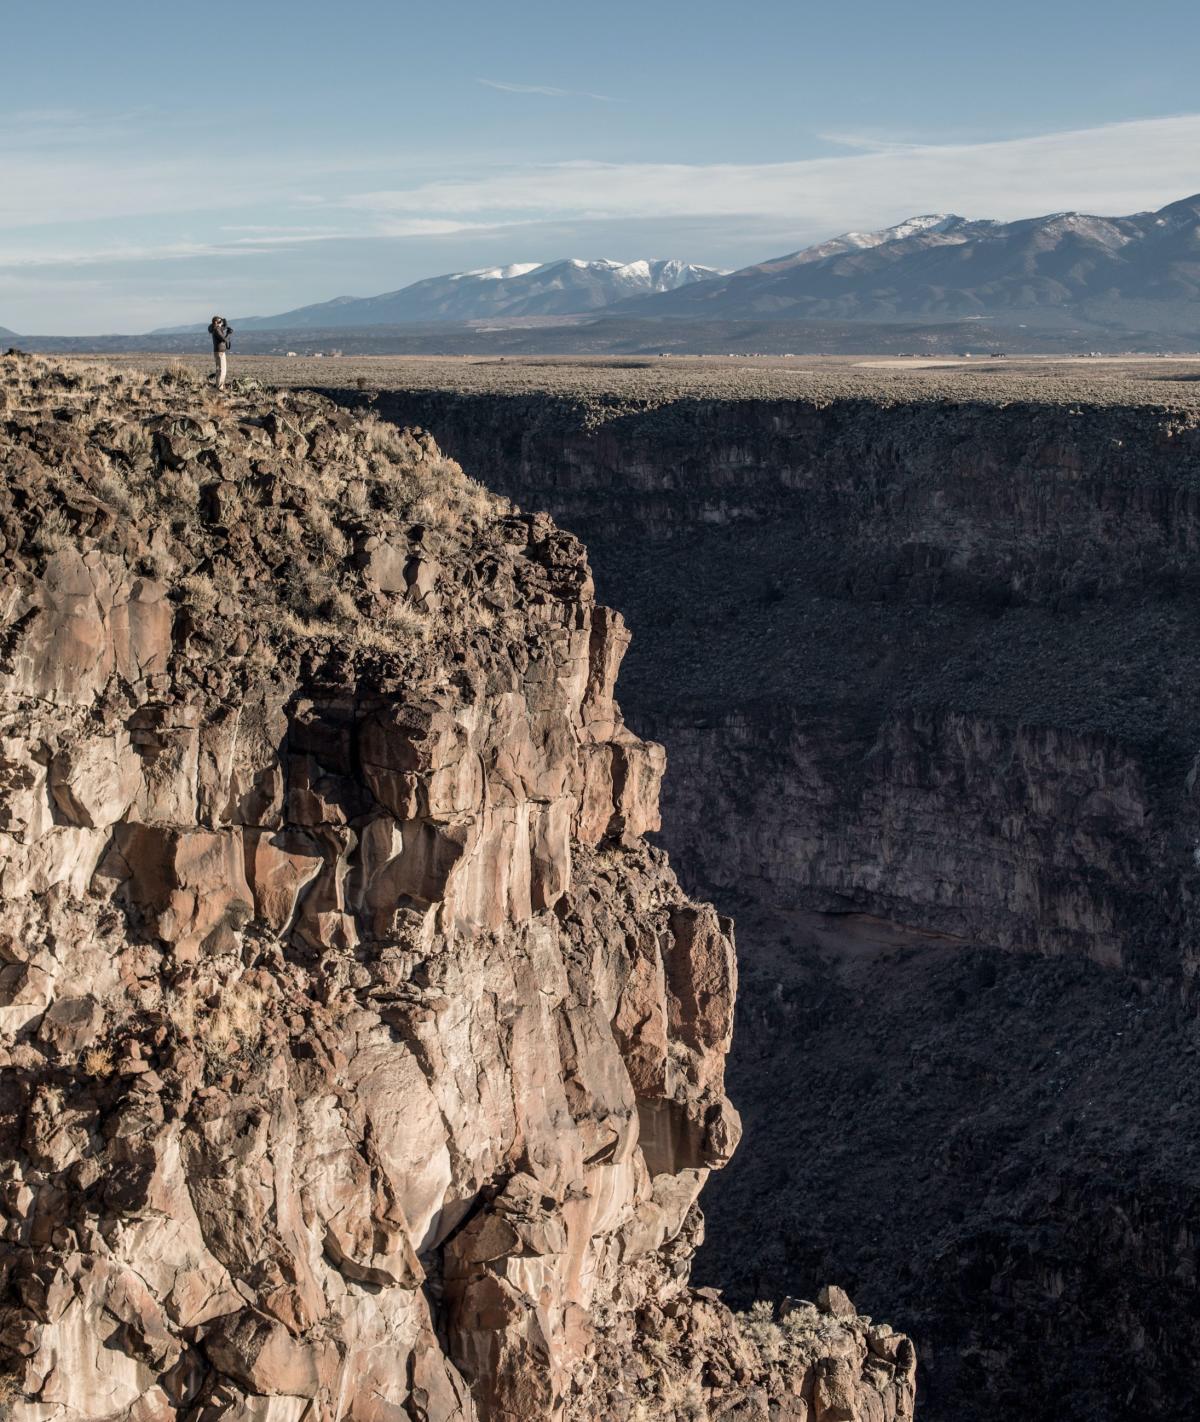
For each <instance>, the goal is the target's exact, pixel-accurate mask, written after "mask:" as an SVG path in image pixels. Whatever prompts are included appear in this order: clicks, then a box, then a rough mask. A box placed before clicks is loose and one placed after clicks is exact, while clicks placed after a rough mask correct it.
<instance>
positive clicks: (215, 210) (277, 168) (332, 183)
mask: <svg viewBox="0 0 1200 1422" xmlns="http://www.w3.org/2000/svg"><path fill="white" fill-rule="evenodd" d="M6 11H7V13H5V15H4V18H3V34H4V54H3V57H2V58H0V326H8V327H11V328H12V329H14V330H18V331H26V332H30V333H43V334H48V333H51V332H78V333H88V334H90V333H97V332H101V331H139V330H146V329H149V328H151V327H154V326H159V325H166V324H170V323H176V322H184V321H191V320H198V319H202V318H206V317H207V315H209V314H211V312H212V311H213V310H214V309H222V310H225V311H228V312H230V313H231V314H247V315H248V314H255V313H269V312H273V311H280V310H284V309H286V308H288V307H291V306H297V305H301V304H304V303H306V302H309V301H319V300H325V299H327V298H329V297H333V296H337V295H342V294H353V295H371V294H374V293H376V292H380V291H386V290H391V289H393V288H396V287H399V286H403V285H405V284H406V283H408V282H410V281H414V280H417V279H418V278H420V277H423V276H430V275H434V274H437V273H439V272H446V271H457V270H463V269H469V268H472V267H478V266H485V265H491V264H494V263H500V262H511V261H539V260H550V259H552V258H555V257H561V256H584V257H597V256H605V257H615V258H619V259H623V260H630V259H633V258H635V257H644V256H649V257H667V256H673V257H683V258H686V259H688V260H690V261H696V262H704V263H708V264H711V265H717V266H722V267H734V266H740V265H744V264H746V263H748V262H752V261H757V260H761V259H763V258H765V257H769V256H774V255H778V254H780V253H782V252H786V251H791V250H794V249H795V248H797V247H801V246H804V245H806V244H807V243H809V242H811V241H814V240H818V239H820V238H823V237H827V236H830V235H832V234H833V233H835V232H840V231H844V230H846V229H849V228H860V229H861V228H869V227H878V226H883V225H886V224H888V223H890V222H894V221H897V220H899V219H900V218H902V217H905V216H908V215H911V214H913V213H917V212H929V211H947V210H952V211H957V212H962V213H964V214H965V215H968V216H980V217H1000V218H1011V217H1020V216H1026V215H1031V214H1034V213H1038V212H1044V211H1053V210H1058V209H1063V208H1080V209H1084V210H1090V211H1099V212H1109V213H1117V212H1129V211H1135V210H1140V209H1144V208H1147V207H1155V206H1160V205H1162V204H1163V203H1165V202H1169V201H1172V200H1174V199H1176V198H1179V197H1183V196H1185V195H1188V194H1190V193H1192V192H1196V191H1198V190H1200V92H1198V91H1197V83H1196V74H1197V66H1198V62H1200V6H1197V5H1195V4H1194V3H1182V2H1181V0H1141V3H1140V4H1138V5H1136V6H1135V5H1133V4H1128V3H1126V4H1115V3H1107V0H1090V2H1089V3H1083V0H1041V3H1030V2H1029V0H1006V3H1005V4H1003V5H999V4H997V5H989V6H983V5H980V4H977V3H973V0H957V3H954V4H950V3H943V0H932V2H931V3H929V2H924V3H923V0H913V2H912V3H909V4H907V5H906V4H901V3H897V0H858V3H856V4H853V5H846V4H841V5H838V4H834V3H831V0H827V3H822V4H820V5H815V4H809V3H805V0H790V3H761V0H742V3H740V4H739V5H737V6H734V5H731V4H729V3H728V0H721V2H720V3H715V0H689V3H686V4H685V3H680V2H679V0H651V3H645V0H643V3H639V4H630V3H626V0H609V3H606V4H603V5H597V6H594V7H593V6H582V5H577V4H570V3H563V0H559V2H558V3H554V4H551V3H543V0H534V3H518V4H514V5H511V6H507V7H505V6H500V5H496V4H481V3H476V0H444V3H439V4H434V3H422V4H407V3H395V0H393V3H387V4H384V3H377V0H354V3H353V4H347V5H341V6H332V5H329V4H317V3H311V0H290V3H287V4H282V3H276V0H266V3H263V2H262V0H260V3H253V0H242V3H236V4H235V3H229V0H201V3H199V4H197V5H190V6H171V5H164V4H163V3H162V0H155V3H149V0H109V3H108V4H106V5H102V6H98V5H96V4H95V3H94V0H88V3H81V0H65V2H64V0H59V3H56V4H54V5H42V6H33V5H24V6H21V7H16V6H11V7H6Z"/></svg>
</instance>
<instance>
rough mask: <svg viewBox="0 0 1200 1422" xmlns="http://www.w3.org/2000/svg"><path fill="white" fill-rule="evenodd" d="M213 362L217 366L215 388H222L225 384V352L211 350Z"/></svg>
mask: <svg viewBox="0 0 1200 1422" xmlns="http://www.w3.org/2000/svg"><path fill="white" fill-rule="evenodd" d="M213 363H214V364H215V365H216V367H217V389H218V390H222V389H224V386H225V352H224V351H213Z"/></svg>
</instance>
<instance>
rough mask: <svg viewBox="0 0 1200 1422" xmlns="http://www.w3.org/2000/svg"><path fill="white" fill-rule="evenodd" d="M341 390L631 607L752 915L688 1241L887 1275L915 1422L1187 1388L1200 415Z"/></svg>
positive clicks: (1061, 1407)
mask: <svg viewBox="0 0 1200 1422" xmlns="http://www.w3.org/2000/svg"><path fill="white" fill-rule="evenodd" d="M342 398H351V399H353V398H355V397H346V396H343V397H342ZM358 398H365V399H369V400H370V401H371V403H372V404H373V406H374V408H376V409H377V410H378V411H379V412H380V413H381V414H382V415H384V416H385V417H386V418H388V419H396V420H398V421H400V422H402V423H413V424H419V425H423V426H425V427H427V428H429V429H431V430H432V431H433V432H434V433H435V434H436V436H437V438H438V439H439V440H440V441H441V442H443V443H444V444H445V446H446V447H447V448H448V449H449V450H450V451H451V452H452V453H453V454H454V455H455V456H456V457H458V458H460V459H462V460H463V461H464V462H467V463H469V465H470V466H471V467H472V468H473V469H475V470H478V471H479V472H480V474H481V476H482V477H484V478H486V479H488V480H490V481H492V482H494V483H495V484H496V486H497V487H500V488H503V489H504V491H505V492H506V493H508V494H510V495H511V496H512V497H514V498H515V499H517V500H518V501H519V502H520V503H521V504H523V505H527V506H530V507H546V508H549V509H550V510H551V511H552V512H553V513H554V515H555V517H556V518H558V519H559V520H560V521H562V522H563V523H564V525H566V526H568V527H570V528H572V529H575V530H577V531H578V532H579V533H580V534H581V535H582V536H584V537H585V538H586V539H587V540H588V543H589V547H590V548H591V550H592V555H593V559H594V562H595V566H596V569H597V578H598V583H599V586H600V588H601V590H602V591H603V593H604V595H605V597H606V598H607V599H608V600H610V601H612V602H613V603H614V604H615V605H616V606H618V607H620V608H621V609H622V610H623V611H624V612H625V614H626V615H627V617H629V619H630V620H631V621H634V622H635V623H636V625H637V627H638V628H639V632H640V640H639V642H638V644H636V645H635V648H634V650H633V652H632V654H631V656H630V659H629V661H628V663H627V668H626V674H625V676H624V678H623V682H622V688H623V697H622V701H623V705H624V707H625V711H626V714H627V715H628V716H629V718H630V722H631V724H632V725H634V726H635V727H637V729H638V730H639V732H641V733H643V734H650V735H653V736H654V737H655V738H656V739H658V740H661V741H662V742H664V743H665V744H666V745H667V746H668V747H669V750H670V774H669V776H668V778H667V781H666V785H665V791H664V799H663V816H664V828H663V834H664V838H665V840H666V843H667V845H668V847H669V848H670V850H671V852H672V853H673V854H674V855H677V856H678V859H679V862H680V863H681V864H682V865H684V866H686V867H685V873H686V875H687V882H688V884H689V886H690V887H691V888H692V889H693V890H695V891H703V892H704V893H706V894H710V895H712V896H713V897H715V898H716V899H717V901H718V903H720V904H722V905H723V906H726V907H728V908H729V909H731V910H736V911H738V912H739V914H740V921H741V932H740V936H739V937H740V948H739V952H740V958H741V965H742V973H743V992H742V997H741V999H740V1006H739V1023H740V1026H739V1028H738V1031H737V1033H736V1034H735V1045H734V1055H733V1058H732V1070H733V1075H732V1078H731V1081H732V1086H731V1090H732V1091H733V1094H734V1097H735V1099H736V1100H737V1102H738V1104H739V1106H740V1107H741V1109H742V1111H743V1115H744V1117H745V1120H746V1125H747V1133H748V1134H747V1139H748V1140H749V1141H750V1142H752V1143H753V1145H754V1149H753V1151H752V1152H751V1151H747V1152H746V1153H745V1156H744V1158H743V1160H742V1161H739V1162H735V1163H734V1165H733V1166H732V1167H731V1169H730V1171H729V1172H727V1173H726V1175H725V1176H724V1178H723V1179H722V1180H721V1181H720V1182H719V1183H718V1184H717V1185H716V1187H715V1188H714V1191H713V1195H712V1207H711V1209H710V1222H711V1231H710V1243H709V1245H708V1246H707V1247H706V1251H705V1253H704V1254H702V1256H701V1267H702V1268H703V1269H705V1270H707V1271H708V1272H707V1273H706V1277H710V1278H711V1280H712V1281H713V1282H718V1281H720V1282H723V1283H730V1284H732V1285H733V1286H734V1287H733V1293H734V1294H735V1295H736V1296H740V1297H741V1298H743V1299H745V1298H748V1297H751V1296H753V1295H754V1294H756V1293H763V1292H766V1293H770V1292H771V1290H775V1291H776V1292H783V1291H788V1292H793V1293H797V1292H798V1293H803V1292H805V1291H806V1290H808V1289H811V1288H812V1287H814V1282H815V1280H816V1279H818V1278H819V1277H820V1276H821V1274H822V1273H823V1272H826V1271H828V1270H829V1268H830V1266H831V1264H833V1263H835V1262H836V1264H837V1265H838V1267H839V1269H840V1271H841V1272H840V1273H839V1274H838V1277H841V1278H843V1279H844V1280H845V1281H846V1282H848V1283H850V1284H852V1285H853V1288H854V1289H855V1290H857V1293H856V1297H858V1298H859V1299H860V1302H865V1303H866V1305H867V1306H869V1307H882V1306H883V1305H884V1302H885V1300H886V1303H887V1305H888V1306H889V1308H890V1309H891V1310H892V1311H893V1312H894V1311H895V1307H896V1305H897V1303H899V1304H900V1305H901V1307H902V1308H903V1309H904V1314H903V1317H902V1318H901V1319H900V1320H899V1321H900V1322H902V1323H903V1324H904V1325H905V1326H906V1327H908V1328H909V1330H910V1331H912V1332H914V1334H915V1335H916V1338H917V1342H918V1347H919V1351H920V1353H921V1356H922V1358H923V1359H924V1361H925V1363H926V1364H927V1365H928V1373H927V1381H928V1389H927V1398H928V1403H927V1406H928V1409H929V1410H928V1415H930V1416H933V1417H938V1418H946V1419H950V1418H953V1419H954V1422H963V1419H967V1418H975V1417H978V1418H981V1419H983V1418H996V1417H999V1416H1008V1415H1022V1416H1029V1417H1034V1418H1045V1419H1047V1422H1049V1419H1050V1418H1055V1419H1062V1418H1066V1417H1079V1418H1085V1417H1086V1418H1105V1417H1114V1418H1115V1417H1118V1416H1122V1417H1123V1416H1126V1415H1127V1412H1126V1411H1125V1409H1126V1408H1127V1407H1130V1406H1134V1405H1135V1402H1136V1406H1137V1407H1139V1408H1141V1409H1142V1411H1141V1415H1147V1416H1164V1417H1165V1416H1178V1415H1182V1413H1181V1412H1180V1411H1179V1410H1178V1409H1180V1408H1183V1409H1185V1410H1186V1409H1187V1408H1188V1407H1190V1406H1192V1405H1193V1404H1194V1403H1195V1401H1196V1399H1197V1398H1198V1397H1200V1376H1198V1374H1197V1372H1196V1367H1195V1362H1194V1359H1195V1357H1196V1356H1197V1353H1196V1350H1197V1345H1198V1344H1200V1319H1198V1318H1197V1310H1196V1306H1195V1302H1194V1294H1193V1291H1192V1290H1193V1283H1194V1278H1195V1271H1196V1257H1195V1243H1194V1240H1195V1237H1196V1236H1195V1226H1196V1223H1197V1220H1196V1217H1195V1209H1194V1203H1193V1201H1194V1198H1195V1196H1194V1193H1193V1191H1194V1188H1195V1185H1196V1183H1197V1182H1196V1181H1195V1179H1194V1178H1193V1177H1194V1174H1195V1171H1194V1167H1193V1166H1192V1164H1191V1162H1190V1160H1189V1158H1188V1154H1187V1152H1186V1151H1183V1150H1181V1149H1180V1147H1179V1141H1180V1133H1181V1132H1183V1133H1185V1134H1186V1133H1187V1132H1189V1131H1190V1130H1192V1129H1194V1128H1195V1127H1196V1125H1197V1124H1200V1114H1198V1109H1197V1095H1196V1089H1195V1086H1194V1084H1193V1081H1192V1077H1193V1075H1194V1068H1193V1067H1192V1063H1193V1062H1194V1061H1195V1060H1196V1055H1195V1054H1196V1051H1197V1043H1196V1040H1195V1029H1194V1021H1193V1018H1192V1016H1191V1012H1190V1010H1189V1009H1188V1004H1189V1003H1190V999H1191V997H1192V996H1193V992H1192V979H1193V976H1194V974H1195V972H1196V967H1197V941H1196V924H1195V901H1196V890H1197V883H1198V874H1197V867H1196V848H1197V841H1198V839H1200V826H1198V823H1197V808H1198V807H1197V794H1198V793H1200V786H1197V783H1196V770H1195V766H1196V757H1197V753H1198V751H1200V712H1198V710H1197V707H1198V705H1200V703H1198V700H1197V697H1196V687H1197V685H1200V556H1198V554H1200V419H1198V418H1197V416H1196V415H1195V413H1191V414H1188V413H1181V412H1179V411H1172V410H1169V409H1155V408H1152V407H1145V406H1143V407H1121V406H1120V405H1114V404H1110V403H1100V402H1098V403H1096V404H1093V405H1078V404H1069V403H1064V402H1058V403H1055V402H1054V401H1053V400H1047V401H1046V402H1045V403H1042V404H1037V403H1032V404H1031V403H1004V402H1002V401H999V400H997V401H986V400H976V401H967V402H958V403H953V402H951V403H940V404H939V403H934V402H932V401H920V400H916V401H910V402H905V401H891V400H887V399H884V398H880V399H879V400H870V399H843V400H832V401H806V400H804V399H796V400H793V401H781V400H766V399H746V400H736V399H728V400H720V401H717V400H704V399H690V398H689V399H678V400H674V401H671V400H665V401H660V402H658V403H650V402H647V403H645V404H643V405H640V406H639V405H638V404H637V403H636V402H634V401H631V400H622V399H620V398H618V397H616V396H614V397H611V398H607V397H604V396H601V395H597V396H595V397H594V398H584V397H582V396H581V397H580V398H578V399H572V398H567V397H554V396H551V395H546V396H545V397H533V396H527V395H504V394H500V393H497V394H494V395H479V394H473V393H472V394H466V393H463V392H457V391H454V390H449V389H448V390H445V391H437V390H432V391H431V390H420V391H409V392H400V391H381V392H379V393H378V394H373V395H370V396H364V397H358ZM764 1162H768V1164H764ZM800 1202H805V1204H806V1205H807V1206H808V1212H807V1215H806V1216H805V1217H804V1218H801V1215H802V1213H803V1209H802V1206H801V1204H800ZM763 1211H766V1213H767V1214H768V1215H770V1216H771V1217H772V1218H773V1219H774V1220H775V1222H776V1223H775V1227H774V1228H773V1229H772V1230H770V1231H766V1232H764V1233H763V1234H762V1235H756V1236H755V1238H754V1240H753V1242H752V1243H751V1244H749V1245H748V1244H747V1242H746V1240H745V1238H744V1235H743V1234H742V1233H741V1232H740V1222H741V1221H743V1220H744V1219H745V1218H746V1215H747V1212H760V1213H761V1212H763ZM872 1212H874V1217H875V1219H876V1233H875V1235H874V1237H872V1238H871V1239H870V1240H869V1241H868V1240H865V1239H864V1238H863V1236H862V1235H861V1232H860V1233H859V1234H858V1235H855V1233H854V1230H853V1227H852V1219H854V1218H857V1219H860V1220H861V1219H862V1218H863V1217H864V1215H866V1216H867V1217H870V1215H871V1213H872Z"/></svg>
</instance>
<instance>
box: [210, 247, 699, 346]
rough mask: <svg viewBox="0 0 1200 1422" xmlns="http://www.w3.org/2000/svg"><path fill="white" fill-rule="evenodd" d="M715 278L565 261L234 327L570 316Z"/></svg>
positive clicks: (450, 278)
mask: <svg viewBox="0 0 1200 1422" xmlns="http://www.w3.org/2000/svg"><path fill="white" fill-rule="evenodd" d="M720 275H722V273H720V272H718V271H717V270H716V269H715V268H713V267H698V266H695V265H693V264H692V263H690V262H683V261H679V260H678V259H669V260H665V261H645V260H643V261H636V262H613V261H606V260H599V261H583V260H581V259H580V258H578V257H576V258H568V259H565V260H562V261H557V262H543V263H537V262H516V263H513V264H512V265H510V266H505V267H487V268H484V269H482V270H480V271H473V272H454V273H451V274H450V275H447V276H437V277H428V278H427V279H426V280H424V281H418V282H414V283H413V284H412V285H411V286H406V287H402V288H401V289H400V290H399V291H389V292H385V293H384V294H383V295H382V296H367V297H361V298H357V297H352V296H339V297H336V298H335V299H334V300H333V301H323V302H320V303H319V304H317V305H315V306H302V307H299V308H298V309H297V310H294V311H284V312H282V313H281V314H280V315H278V316H252V317H244V318H242V319H241V320H240V321H235V322H234V323H233V324H234V326H235V327H236V326H239V325H240V326H241V327H242V328H243V329H244V330H299V329H304V330H312V329H314V328H323V327H328V328H336V329H339V330H344V329H347V328H353V327H356V326H397V325H406V324H409V323H417V322H420V323H431V322H432V323H437V322H443V321H445V322H467V321H481V320H488V319H489V318H492V317H496V316H570V315H576V314H578V313H580V312H585V311H596V310H599V309H600V308H601V307H605V306H611V305H612V304H613V303H614V302H618V301H624V300H628V299H629V298H631V297H638V296H649V295H653V294H655V293H658V292H666V291H675V290H677V289H678V288H680V287H682V286H687V285H691V284H694V283H697V282H701V281H706V280H708V279H710V278H714V277H718V276H720Z"/></svg>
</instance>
